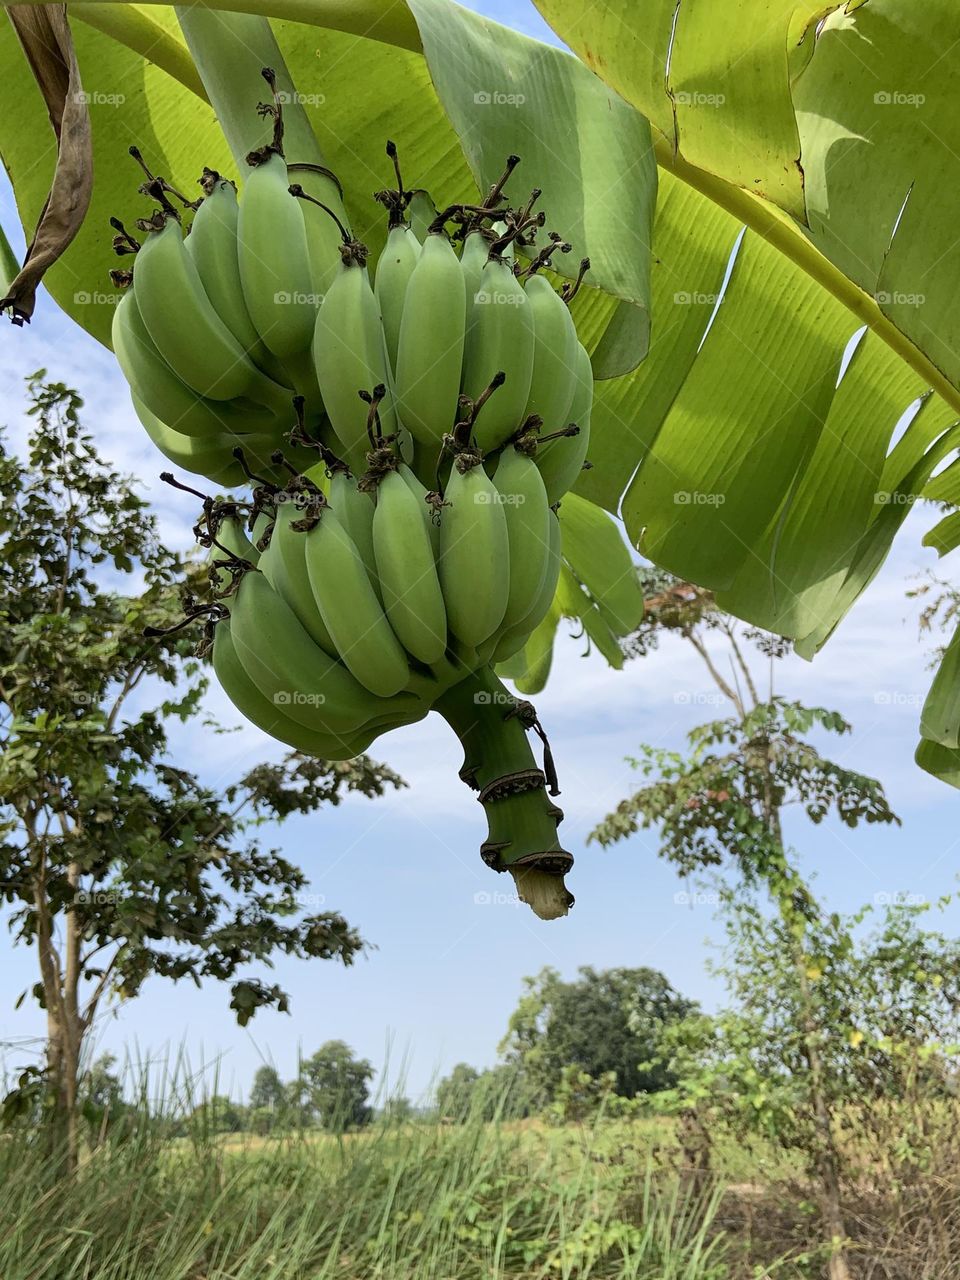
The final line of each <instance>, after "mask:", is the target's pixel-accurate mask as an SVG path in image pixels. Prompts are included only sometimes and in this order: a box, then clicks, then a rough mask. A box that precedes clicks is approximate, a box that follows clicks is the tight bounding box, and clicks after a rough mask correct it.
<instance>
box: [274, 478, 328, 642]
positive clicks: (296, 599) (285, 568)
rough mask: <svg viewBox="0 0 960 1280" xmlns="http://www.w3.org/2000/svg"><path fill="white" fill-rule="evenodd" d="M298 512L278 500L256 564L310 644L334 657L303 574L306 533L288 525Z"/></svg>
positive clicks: (289, 504)
mask: <svg viewBox="0 0 960 1280" xmlns="http://www.w3.org/2000/svg"><path fill="white" fill-rule="evenodd" d="M301 515H302V513H301V512H300V510H299V509H298V508H297V506H296V504H295V503H293V502H281V503H280V504H279V506H278V507H277V518H276V523H275V525H274V529H273V537H272V538H271V540H270V546H269V548H268V549H267V552H266V554H265V555H264V556H263V559H262V560H261V562H260V568H261V570H262V571H263V575H264V577H265V578H266V579H267V581H268V582H269V583H270V585H271V587H273V589H274V591H276V592H278V593H279V594H280V595H282V596H283V598H284V600H286V602H287V604H288V605H289V606H290V608H291V609H292V610H293V612H294V613H295V614H296V615H297V617H298V619H299V620H300V623H301V624H302V626H303V628H304V630H305V631H306V632H307V634H308V635H309V636H310V639H311V640H313V642H314V644H316V645H319V647H320V648H321V649H322V650H323V651H324V653H326V654H327V655H328V657H331V658H336V657H337V646H336V645H335V644H334V642H333V638H332V637H331V635H330V632H329V631H328V630H327V628H326V627H325V626H324V624H323V619H322V618H321V616H320V611H319V609H318V608H317V606H316V602H315V601H314V598H313V590H312V588H311V586H310V578H309V576H308V574H307V561H306V557H305V555H304V552H305V549H306V545H307V538H306V534H305V533H304V532H303V530H301V529H293V528H291V525H292V524H293V523H294V521H295V520H299V519H300V518H301Z"/></svg>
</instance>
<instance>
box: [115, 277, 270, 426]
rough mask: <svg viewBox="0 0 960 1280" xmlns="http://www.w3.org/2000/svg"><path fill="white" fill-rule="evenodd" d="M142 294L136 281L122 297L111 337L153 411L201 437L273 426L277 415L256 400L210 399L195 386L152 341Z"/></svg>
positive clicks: (133, 387) (134, 387)
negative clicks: (186, 379)
mask: <svg viewBox="0 0 960 1280" xmlns="http://www.w3.org/2000/svg"><path fill="white" fill-rule="evenodd" d="M139 296H140V295H139V293H138V292H137V290H136V287H135V286H134V287H133V288H131V289H128V290H127V292H126V293H125V294H124V295H123V297H122V298H121V299H120V302H119V304H118V305H117V309H116V311H114V313H113V325H112V333H111V339H112V343H113V350H114V354H115V355H116V357H117V363H118V364H119V365H120V369H121V371H122V373H123V376H124V377H125V378H126V380H127V382H128V383H129V384H130V387H131V390H132V391H133V392H134V394H135V395H136V397H137V399H138V400H140V401H141V403H143V404H145V405H146V406H147V407H148V408H149V409H150V411H151V413H153V414H155V415H156V416H157V417H158V418H159V419H160V421H161V422H163V423H165V424H167V425H168V426H170V427H171V428H172V429H173V430H174V431H177V432H178V433H179V434H181V435H185V436H196V437H198V438H199V439H201V440H206V439H210V438H213V437H217V436H220V435H222V434H223V433H224V432H226V433H229V434H232V435H237V436H243V435H248V434H256V433H257V432H263V431H266V430H268V429H269V428H274V429H275V424H276V415H275V414H274V413H271V412H268V411H267V410H265V409H263V408H261V407H260V406H258V405H254V404H251V403H250V402H249V401H230V400H208V399H206V398H205V397H204V396H201V395H198V394H197V393H196V392H195V391H192V390H191V389H190V387H188V386H187V385H186V383H185V382H183V381H182V380H181V379H180V378H179V377H178V376H177V375H176V374H175V373H174V371H173V370H172V369H171V368H170V366H169V365H168V364H167V362H166V361H165V360H164V358H163V356H162V355H161V354H160V352H159V351H158V350H157V348H156V346H155V345H154V342H153V339H152V338H151V337H150V334H149V333H148V332H147V327H146V325H145V324H144V322H143V317H142V315H141V314H140V307H139Z"/></svg>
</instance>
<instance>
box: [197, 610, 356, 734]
mask: <svg viewBox="0 0 960 1280" xmlns="http://www.w3.org/2000/svg"><path fill="white" fill-rule="evenodd" d="M213 669H214V671H215V672H216V675H217V679H218V680H219V681H220V685H221V688H222V689H223V691H224V693H225V694H226V695H227V697H228V698H229V699H230V701H231V702H232V703H233V705H234V706H235V707H236V709H237V710H238V711H239V712H240V714H241V715H243V716H245V717H246V718H247V719H248V720H249V721H250V723H251V724H253V725H256V727H257V728H258V729H262V730H263V732H264V733H267V734H269V735H270V737H271V738H277V739H278V740H279V741H280V742H284V743H286V745H287V746H288V747H293V748H294V749H295V750H297V751H302V752H304V754H306V755H311V756H317V757H319V758H320V759H323V760H350V759H352V758H353V757H354V756H358V755H361V754H362V753H363V752H364V751H365V750H366V748H367V747H368V746H369V745H370V743H371V742H372V741H373V740H374V738H376V737H377V736H378V735H379V733H380V732H381V730H379V729H371V728H364V729H362V730H359V731H357V732H355V733H352V734H350V735H349V736H346V737H343V738H340V737H337V736H336V735H334V734H326V733H321V732H319V731H317V730H315V729H308V728H307V727H306V726H305V725H303V724H299V723H298V722H297V721H296V720H292V719H291V718H290V717H289V716H288V715H286V714H285V713H284V709H283V707H282V706H280V705H278V704H276V703H274V702H272V701H269V700H268V699H267V698H265V697H264V696H263V694H262V693H261V692H260V690H259V688H258V687H257V685H256V684H254V682H253V681H252V680H251V679H250V677H249V676H248V675H247V673H246V671H245V670H244V667H243V663H242V662H241V661H240V658H239V657H238V656H237V650H236V646H235V644H234V643H233V636H232V635H231V632H230V619H229V618H223V619H222V620H221V621H220V622H218V623H217V625H216V628H215V630H214V633H213Z"/></svg>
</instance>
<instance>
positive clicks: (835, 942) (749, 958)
mask: <svg viewBox="0 0 960 1280" xmlns="http://www.w3.org/2000/svg"><path fill="white" fill-rule="evenodd" d="M942 905H945V904H942ZM725 908H726V917H727V948H726V953H725V960H724V963H723V964H722V965H720V966H718V967H717V973H718V974H719V976H720V977H722V978H724V979H725V981H726V984H727V987H728V990H729V991H730V994H731V997H732V1000H733V1003H732V1006H731V1008H730V1009H729V1010H728V1011H726V1012H724V1013H721V1014H719V1015H717V1016H716V1017H704V1016H698V1017H696V1018H691V1019H688V1020H686V1021H685V1022H682V1023H678V1024H675V1025H674V1026H672V1027H670V1028H669V1030H668V1032H667V1035H666V1036H665V1045H664V1052H665V1061H666V1063H667V1065H668V1066H669V1069H670V1070H671V1071H672V1072H673V1073H674V1075H675V1078H676V1080H677V1085H676V1087H675V1088H674V1089H673V1090H671V1091H670V1093H669V1094H668V1095H666V1096H665V1097H664V1098H663V1099H661V1101H662V1103H663V1104H664V1105H665V1106H666V1107H668V1108H669V1109H672V1110H675V1111H678V1112H683V1111H686V1110H687V1109H689V1108H697V1109H698V1110H699V1111H700V1113H701V1116H702V1118H703V1119H704V1122H705V1123H707V1124H708V1125H709V1126H710V1127H711V1128H712V1129H713V1130H714V1131H718V1129H719V1128H723V1129H724V1130H725V1131H727V1132H729V1133H731V1134H732V1136H733V1137H734V1138H735V1139H736V1140H738V1141H742V1142H750V1141H756V1140H757V1138H763V1139H765V1140H769V1141H772V1142H774V1143H776V1144H778V1145H780V1146H782V1147H784V1148H786V1149H793V1150H796V1151H798V1152H800V1153H802V1154H803V1156H804V1157H805V1159H807V1160H808V1161H809V1162H810V1163H811V1165H812V1166H814V1165H815V1160H816V1157H817V1154H818V1152H819V1150H820V1145H821V1140H822V1135H821V1133H820V1127H821V1124H822V1120H821V1117H820V1116H819V1115H818V1107H821V1106H825V1107H826V1108H827V1111H828V1113H829V1115H830V1117H831V1126H832V1130H833V1134H834V1137H835V1140H836V1150H837V1151H838V1152H840V1153H842V1155H843V1158H844V1164H845V1167H844V1170H843V1172H844V1173H845V1174H846V1175H847V1176H848V1177H853V1176H854V1175H856V1174H858V1173H863V1172H866V1171H867V1170H868V1169H869V1168H870V1166H871V1164H873V1163H874V1162H876V1161H877V1160H882V1161H885V1162H889V1161H890V1160H891V1159H892V1158H894V1157H893V1149H894V1148H893V1145H892V1144H891V1141H890V1139H891V1136H892V1135H891V1132H890V1129H889V1121H890V1119H891V1115H892V1114H893V1113H895V1114H896V1117H897V1119H896V1125H897V1127H898V1130H899V1133H898V1136H897V1140H896V1143H895V1149H896V1151H897V1153H898V1154H897V1155H896V1157H895V1158H894V1159H895V1163H896V1164H897V1165H898V1166H900V1171H901V1174H902V1173H903V1170H904V1168H905V1166H907V1165H909V1164H916V1163H919V1164H920V1165H921V1166H923V1165H924V1164H925V1163H926V1162H927V1161H928V1160H929V1159H930V1156H931V1136H932V1135H931V1132H930V1130H929V1114H930V1105H931V1102H936V1101H937V1100H945V1099H947V1098H949V1097H951V1096H952V1093H953V1077H954V1070H955V1055H956V1053H957V1050H958V1047H960V1017H958V1007H957V1002H956V997H955V992H956V990H957V986H958V982H960V943H958V942H957V941H956V940H953V939H949V938H947V937H945V936H944V935H943V934H942V933H939V932H937V931H934V930H929V929H927V928H925V927H924V925H923V916H924V914H925V913H926V912H928V911H929V910H930V908H929V907H928V906H926V905H922V906H921V905H911V904H908V903H894V904H892V905H889V906H887V907H886V908H885V909H884V910H883V912H882V915H881V917H880V919H879V921H878V922H877V925H876V927H875V928H874V929H873V930H872V931H871V932H869V933H868V934H866V935H863V934H862V929H861V928H860V927H861V926H862V925H863V924H864V922H865V921H866V922H869V920H870V917H871V915H872V914H873V909H864V910H863V911H861V912H859V913H858V914H857V915H856V916H854V917H852V918H844V917H841V916H839V915H836V914H827V913H823V912H817V913H811V915H810V916H809V918H808V919H807V920H806V923H805V925H804V928H803V930H802V934H800V931H798V929H796V928H795V927H791V922H790V919H789V917H784V916H783V915H782V914H775V915H772V916H771V914H770V913H769V912H765V911H763V910H761V909H760V908H759V906H758V905H757V904H756V902H754V901H751V900H749V899H745V898H744V897H742V896H741V895H740V894H739V893H738V895H737V896H736V897H735V896H734V895H733V894H730V895H728V896H727V899H726V903H725ZM858 930H859V932H858ZM798 935H799V936H798ZM798 960H799V963H798ZM811 1051H813V1053H814V1054H815V1055H816V1058H815V1060H816V1063H817V1069H816V1072H815V1073H814V1072H813V1071H812V1070H811ZM921 1116H923V1117H924V1118H923V1119H921ZM810 1171H811V1172H815V1167H811V1170H810Z"/></svg>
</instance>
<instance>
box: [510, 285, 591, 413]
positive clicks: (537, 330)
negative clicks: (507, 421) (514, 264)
mask: <svg viewBox="0 0 960 1280" xmlns="http://www.w3.org/2000/svg"><path fill="white" fill-rule="evenodd" d="M526 294H527V299H528V301H529V303H530V315H531V318H532V320H533V374H532V376H531V379H530V395H529V396H528V398H527V404H526V408H525V409H524V415H523V416H524V417H525V418H526V417H528V416H529V415H530V414H537V415H538V416H539V417H540V418H542V419H543V428H542V431H543V434H547V433H548V432H550V431H560V430H562V429H563V428H564V427H565V426H566V425H567V423H568V422H569V421H570V406H571V405H572V404H573V397H574V393H575V391H576V388H577V377H576V367H577V358H578V347H579V343H578V340H577V328H576V325H575V324H574V323H573V316H572V315H571V314H570V308H569V307H568V306H567V304H566V303H565V302H564V300H563V299H562V298H561V297H560V295H559V294H558V293H557V291H556V290H555V289H554V287H553V285H551V283H550V281H549V280H547V279H546V278H545V277H544V276H541V275H537V274H534V275H532V276H531V277H530V278H529V280H528V281H527V285H526Z"/></svg>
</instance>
